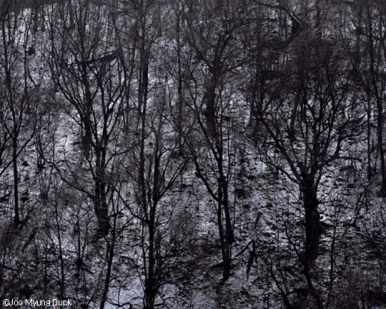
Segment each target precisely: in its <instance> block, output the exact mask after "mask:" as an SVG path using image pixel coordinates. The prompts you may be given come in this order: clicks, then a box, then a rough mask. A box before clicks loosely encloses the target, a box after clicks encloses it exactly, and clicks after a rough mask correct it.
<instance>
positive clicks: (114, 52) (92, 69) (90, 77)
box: [50, 1, 126, 236]
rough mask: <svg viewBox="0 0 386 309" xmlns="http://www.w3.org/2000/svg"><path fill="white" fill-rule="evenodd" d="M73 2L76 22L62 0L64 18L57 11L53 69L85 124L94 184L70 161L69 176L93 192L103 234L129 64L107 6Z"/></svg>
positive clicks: (84, 145) (83, 137)
mask: <svg viewBox="0 0 386 309" xmlns="http://www.w3.org/2000/svg"><path fill="white" fill-rule="evenodd" d="M73 6H74V7H73V8H72V9H71V11H72V12H73V17H74V23H75V25H74V28H72V27H69V25H68V21H69V13H67V12H68V10H67V9H66V6H62V5H59V6H58V11H57V12H55V13H56V14H58V15H59V16H60V18H61V20H62V22H61V23H57V20H56V19H55V15H54V14H53V15H52V20H51V25H50V26H51V38H52V41H51V53H52V58H51V60H52V61H51V69H52V76H53V79H54V81H55V83H56V86H57V88H58V89H59V91H60V93H61V94H62V98H63V102H64V104H63V107H64V108H65V110H66V112H67V113H68V115H69V117H72V118H73V119H74V121H75V122H76V123H77V124H78V125H79V127H80V144H81V149H82V154H83V156H84V160H85V164H87V166H88V169H89V171H90V173H89V175H90V176H91V179H92V181H93V186H92V188H90V187H89V185H87V180H86V181H85V179H84V175H79V174H78V173H77V172H76V171H75V170H74V169H73V167H71V166H68V167H69V168H70V171H71V170H72V171H71V172H70V174H71V178H68V177H66V176H64V179H66V181H67V182H68V183H71V184H72V185H73V186H74V188H76V189H78V190H80V191H83V192H85V193H86V194H87V195H88V196H89V197H90V198H91V200H92V201H93V203H94V212H95V215H96V217H97V219H98V225H99V234H100V235H101V236H106V235H107V233H108V231H109V226H110V224H109V219H108V217H109V212H108V208H109V207H108V200H109V195H110V194H112V189H111V186H110V185H109V180H108V179H109V177H110V176H109V173H108V171H109V168H110V166H109V165H110V163H111V160H112V158H113V157H114V154H113V151H112V148H111V147H110V146H111V142H112V141H113V140H114V139H115V134H116V128H117V125H118V124H119V122H120V120H121V116H122V114H121V112H120V111H121V109H122V107H121V105H122V104H123V103H122V102H123V101H122V97H123V95H124V94H125V91H126V85H125V83H124V80H123V76H124V69H125V68H124V66H123V65H122V62H121V57H120V56H121V51H120V49H119V48H118V46H117V44H116V43H117V41H116V40H115V37H114V33H115V31H114V27H113V23H112V21H111V20H109V19H106V18H105V14H108V12H109V11H108V7H106V6H96V5H93V3H92V2H90V1H78V2H77V3H73ZM67 165H68V164H67Z"/></svg>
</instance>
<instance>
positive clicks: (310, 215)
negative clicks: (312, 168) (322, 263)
mask: <svg viewBox="0 0 386 309" xmlns="http://www.w3.org/2000/svg"><path fill="white" fill-rule="evenodd" d="M301 190H302V193H303V207H304V210H305V228H306V245H305V255H304V267H305V271H306V274H308V271H309V270H310V268H311V267H312V265H313V263H314V262H315V260H316V258H317V257H318V249H319V238H320V234H321V233H320V216H319V212H318V206H319V201H318V199H317V192H316V186H315V183H314V176H313V175H307V177H305V179H304V181H303V184H302V187H301Z"/></svg>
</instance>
